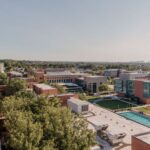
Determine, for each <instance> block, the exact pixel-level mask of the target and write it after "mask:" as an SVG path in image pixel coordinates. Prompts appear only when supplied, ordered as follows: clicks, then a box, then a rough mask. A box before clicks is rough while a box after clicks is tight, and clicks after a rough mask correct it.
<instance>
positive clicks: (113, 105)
mask: <svg viewBox="0 0 150 150" xmlns="http://www.w3.org/2000/svg"><path fill="white" fill-rule="evenodd" d="M97 104H98V105H99V106H101V107H104V108H108V109H111V110H115V109H121V108H128V107H131V105H129V104H127V103H125V102H121V101H118V100H103V101H100V102H98V103H97Z"/></svg>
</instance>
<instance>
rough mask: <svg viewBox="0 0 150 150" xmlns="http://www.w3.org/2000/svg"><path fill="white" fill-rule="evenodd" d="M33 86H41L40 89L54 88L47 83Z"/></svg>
mask: <svg viewBox="0 0 150 150" xmlns="http://www.w3.org/2000/svg"><path fill="white" fill-rule="evenodd" d="M35 86H36V87H38V88H41V89H43V90H52V89H56V88H54V87H52V86H50V85H47V84H43V83H42V84H35Z"/></svg>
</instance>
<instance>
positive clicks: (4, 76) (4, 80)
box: [0, 73, 8, 85]
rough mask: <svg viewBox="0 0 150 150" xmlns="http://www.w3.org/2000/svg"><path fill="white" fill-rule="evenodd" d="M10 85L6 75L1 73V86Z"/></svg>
mask: <svg viewBox="0 0 150 150" xmlns="http://www.w3.org/2000/svg"><path fill="white" fill-rule="evenodd" d="M6 84H8V77H7V74H5V73H0V85H6Z"/></svg>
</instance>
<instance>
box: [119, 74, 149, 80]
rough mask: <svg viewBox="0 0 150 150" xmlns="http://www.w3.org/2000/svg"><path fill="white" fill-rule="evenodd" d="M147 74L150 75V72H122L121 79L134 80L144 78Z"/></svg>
mask: <svg viewBox="0 0 150 150" xmlns="http://www.w3.org/2000/svg"><path fill="white" fill-rule="evenodd" d="M147 76H149V73H147V72H124V73H121V74H120V76H119V78H120V79H121V80H133V79H136V78H144V77H147Z"/></svg>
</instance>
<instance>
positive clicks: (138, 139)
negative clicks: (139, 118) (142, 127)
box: [132, 132, 150, 150]
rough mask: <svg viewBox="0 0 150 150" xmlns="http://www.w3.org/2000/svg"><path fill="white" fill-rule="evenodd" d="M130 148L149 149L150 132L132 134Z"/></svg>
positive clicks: (134, 149)
mask: <svg viewBox="0 0 150 150" xmlns="http://www.w3.org/2000/svg"><path fill="white" fill-rule="evenodd" d="M132 150H150V132H147V133H142V134H138V135H134V136H132Z"/></svg>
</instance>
